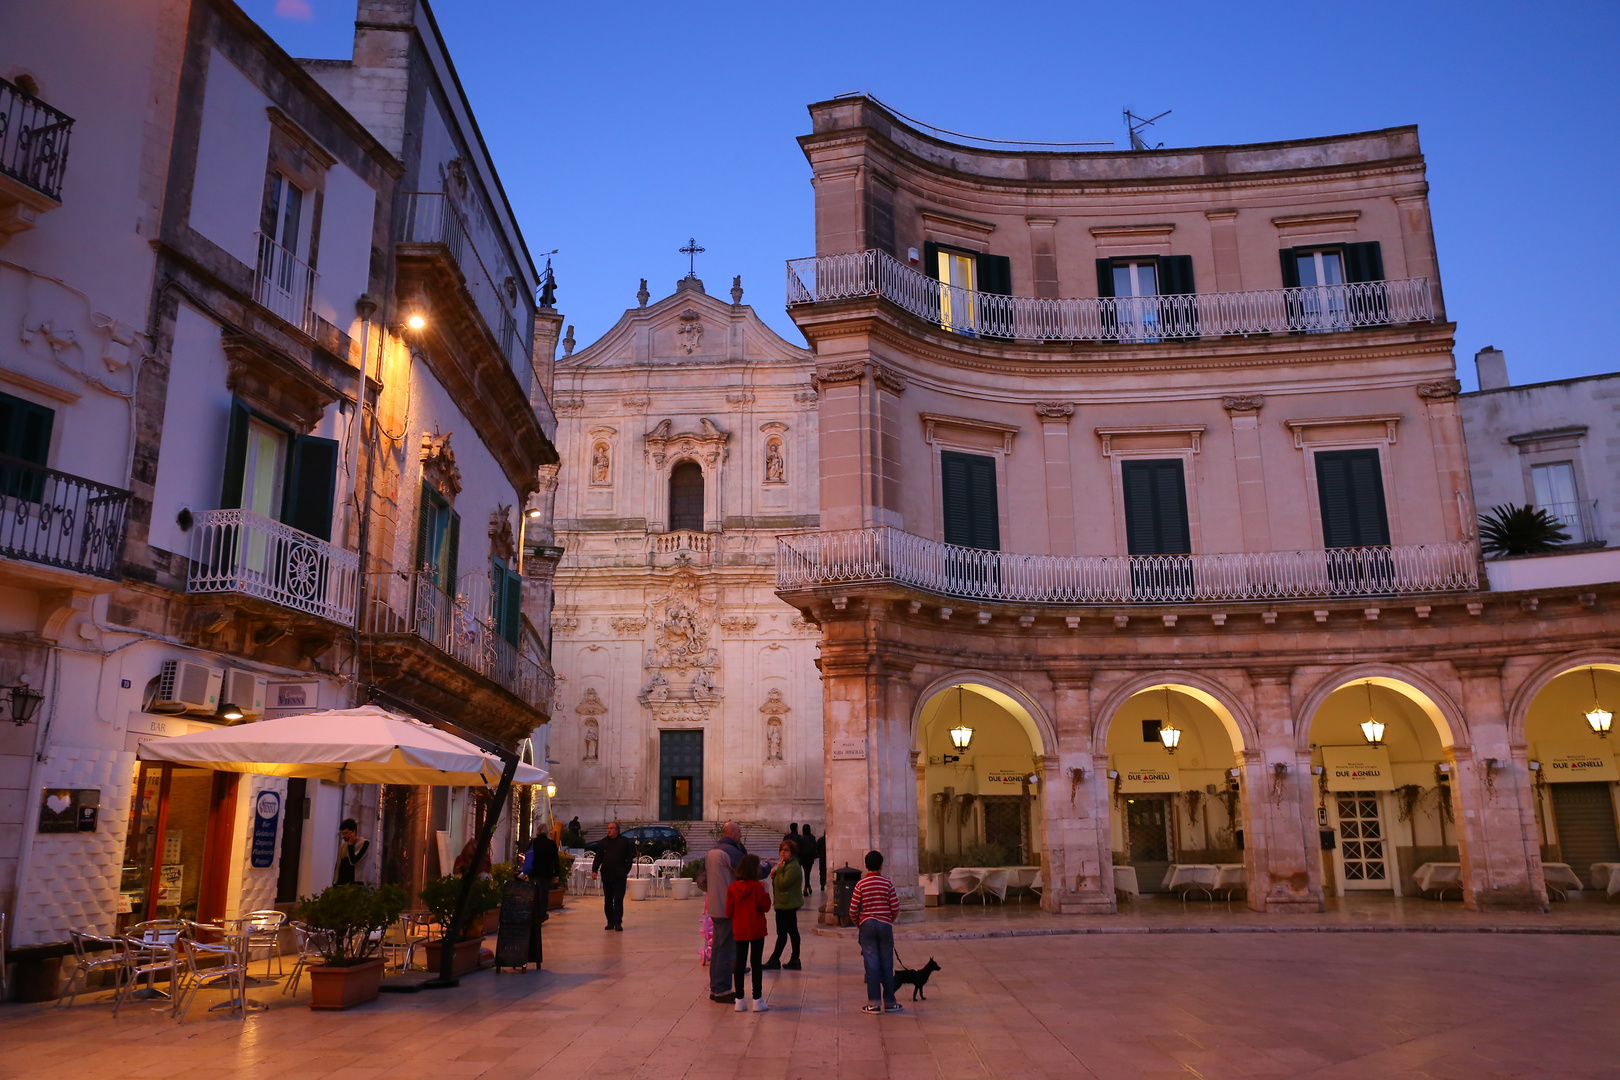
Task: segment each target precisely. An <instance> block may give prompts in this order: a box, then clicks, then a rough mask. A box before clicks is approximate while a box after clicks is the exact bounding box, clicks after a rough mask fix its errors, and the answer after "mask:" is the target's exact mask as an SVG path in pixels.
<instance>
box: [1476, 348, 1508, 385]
mask: <svg viewBox="0 0 1620 1080" xmlns="http://www.w3.org/2000/svg"><path fill="white" fill-rule="evenodd" d="M1474 370H1475V371H1476V372H1478V374H1479V388H1480V389H1481V390H1500V389H1502V388H1503V387H1506V386H1512V385H1513V383H1512V382H1511V381H1510V380H1509V379H1508V373H1507V356H1506V355H1505V354H1504V353H1503V352H1502V350H1501V349H1498V348H1497V347H1496V346H1495V345H1487V346H1485V347H1484V348H1483V349H1481V350H1479V352H1477V353H1475V354H1474Z"/></svg>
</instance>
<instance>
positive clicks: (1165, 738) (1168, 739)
mask: <svg viewBox="0 0 1620 1080" xmlns="http://www.w3.org/2000/svg"><path fill="white" fill-rule="evenodd" d="M1159 741H1160V742H1162V743H1163V744H1164V749H1165V752H1166V753H1168V754H1174V753H1175V752H1176V747H1178V746H1180V745H1181V729H1180V728H1178V727H1176V726H1174V725H1173V724H1171V723H1170V688H1169V687H1168V686H1167V687H1165V688H1164V723H1162V724H1160V725H1159Z"/></svg>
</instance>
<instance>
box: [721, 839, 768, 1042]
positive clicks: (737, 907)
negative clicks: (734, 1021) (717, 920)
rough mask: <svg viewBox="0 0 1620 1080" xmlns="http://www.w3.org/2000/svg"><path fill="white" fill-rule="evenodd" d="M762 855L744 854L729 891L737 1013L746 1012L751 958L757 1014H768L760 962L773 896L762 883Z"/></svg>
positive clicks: (762, 955) (728, 916)
mask: <svg viewBox="0 0 1620 1080" xmlns="http://www.w3.org/2000/svg"><path fill="white" fill-rule="evenodd" d="M759 875H760V869H759V856H758V855H744V856H743V857H742V861H741V862H739V863H738V864H737V880H735V881H733V882H732V883H731V888H730V889H728V890H727V891H726V918H728V919H730V920H731V936H732V937H733V938H734V939H735V940H736V942H737V963H736V966H735V967H734V968H733V969H732V978H733V979H734V980H736V986H737V1011H738V1012H747V1011H748V1003H747V1002H746V1001H744V1000H743V976H744V975H745V974H747V972H748V963H749V957H750V955H751V956H752V957H753V964H754V1011H755V1012H767V1011H769V1010H770V1006H769V1005H767V1004H765V1001H764V999H763V998H762V997H761V995H762V994H763V993H764V989H765V987H764V978H765V976H764V973H763V971H762V970H761V969H762V964H761V961H762V960H764V958H765V913H766V912H767V911H769V910H771V894H770V893H768V892H766V891H765V886H763V885H761V884H760V883H759Z"/></svg>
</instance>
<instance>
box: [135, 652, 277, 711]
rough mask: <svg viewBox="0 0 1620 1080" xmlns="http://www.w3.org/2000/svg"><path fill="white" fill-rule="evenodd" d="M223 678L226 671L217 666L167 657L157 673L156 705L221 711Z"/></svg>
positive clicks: (192, 709) (190, 709) (191, 709)
mask: <svg viewBox="0 0 1620 1080" xmlns="http://www.w3.org/2000/svg"><path fill="white" fill-rule="evenodd" d="M224 680H225V673H224V672H223V671H221V670H220V669H219V668H217V667H209V666H208V665H207V664H198V663H196V662H194V661H191V660H165V661H163V668H162V670H160V671H159V672H158V686H157V697H156V699H155V700H154V701H153V704H154V705H158V706H169V707H171V708H175V707H178V708H182V709H186V710H188V711H195V712H207V713H213V712H218V711H219V688H220V684H221V683H223V682H224ZM261 700H262V695H261Z"/></svg>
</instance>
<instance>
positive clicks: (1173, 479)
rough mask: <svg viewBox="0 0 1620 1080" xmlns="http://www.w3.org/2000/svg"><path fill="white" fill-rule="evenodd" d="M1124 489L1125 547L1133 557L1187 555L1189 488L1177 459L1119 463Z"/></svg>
mask: <svg viewBox="0 0 1620 1080" xmlns="http://www.w3.org/2000/svg"><path fill="white" fill-rule="evenodd" d="M1119 472H1120V478H1121V480H1122V481H1123V482H1124V488H1125V544H1126V548H1127V550H1128V551H1129V553H1130V554H1132V555H1186V554H1189V553H1190V552H1191V551H1192V535H1191V532H1190V530H1189V529H1188V527H1187V486H1186V480H1185V478H1184V476H1183V475H1182V465H1181V462H1180V461H1179V460H1178V459H1175V458H1170V459H1166V460H1156V461H1125V462H1121V463H1120V467H1119Z"/></svg>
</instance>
